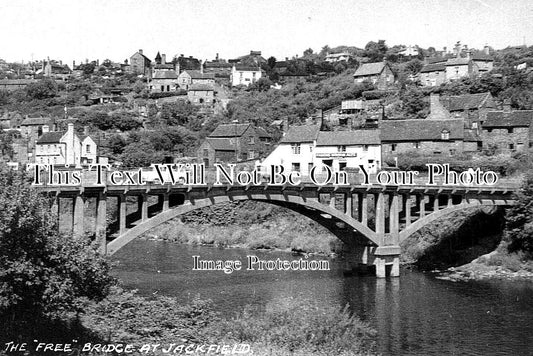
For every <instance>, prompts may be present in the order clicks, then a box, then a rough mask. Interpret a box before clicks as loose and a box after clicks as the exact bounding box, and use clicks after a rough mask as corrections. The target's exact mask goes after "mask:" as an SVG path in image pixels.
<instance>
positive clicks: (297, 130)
mask: <svg viewBox="0 0 533 356" xmlns="http://www.w3.org/2000/svg"><path fill="white" fill-rule="evenodd" d="M319 130H320V126H318V125H303V126H293V127H291V128H289V131H287V133H286V134H285V136H283V138H282V139H281V141H280V143H300V142H313V141H315V140H316V139H317V137H318V132H319Z"/></svg>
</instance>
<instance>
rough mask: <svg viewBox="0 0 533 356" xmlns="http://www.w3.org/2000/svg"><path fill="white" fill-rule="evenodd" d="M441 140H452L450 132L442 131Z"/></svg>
mask: <svg viewBox="0 0 533 356" xmlns="http://www.w3.org/2000/svg"><path fill="white" fill-rule="evenodd" d="M440 138H441V139H443V140H449V139H450V131H448V130H442V132H441V133H440Z"/></svg>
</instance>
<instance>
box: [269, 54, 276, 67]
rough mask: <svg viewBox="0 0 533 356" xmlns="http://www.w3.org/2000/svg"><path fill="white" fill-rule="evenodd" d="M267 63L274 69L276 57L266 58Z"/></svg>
mask: <svg viewBox="0 0 533 356" xmlns="http://www.w3.org/2000/svg"><path fill="white" fill-rule="evenodd" d="M267 64H268V67H269V68H270V69H274V67H275V66H276V57H270V58H268V59H267Z"/></svg>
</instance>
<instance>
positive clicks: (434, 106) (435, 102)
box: [427, 93, 449, 120]
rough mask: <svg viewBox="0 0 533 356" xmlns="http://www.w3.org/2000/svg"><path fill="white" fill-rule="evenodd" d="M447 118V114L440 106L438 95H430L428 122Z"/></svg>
mask: <svg viewBox="0 0 533 356" xmlns="http://www.w3.org/2000/svg"><path fill="white" fill-rule="evenodd" d="M448 117H449V112H448V110H446V108H445V107H444V106H443V105H442V103H441V101H440V95H439V94H435V93H431V94H430V95H429V116H428V118H427V119H429V120H445V119H447V118H448Z"/></svg>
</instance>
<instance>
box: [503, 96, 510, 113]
mask: <svg viewBox="0 0 533 356" xmlns="http://www.w3.org/2000/svg"><path fill="white" fill-rule="evenodd" d="M510 113H511V100H510V99H505V100H504V101H503V117H508V116H509V114H510Z"/></svg>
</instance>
